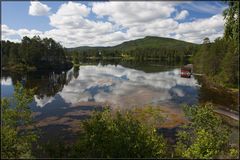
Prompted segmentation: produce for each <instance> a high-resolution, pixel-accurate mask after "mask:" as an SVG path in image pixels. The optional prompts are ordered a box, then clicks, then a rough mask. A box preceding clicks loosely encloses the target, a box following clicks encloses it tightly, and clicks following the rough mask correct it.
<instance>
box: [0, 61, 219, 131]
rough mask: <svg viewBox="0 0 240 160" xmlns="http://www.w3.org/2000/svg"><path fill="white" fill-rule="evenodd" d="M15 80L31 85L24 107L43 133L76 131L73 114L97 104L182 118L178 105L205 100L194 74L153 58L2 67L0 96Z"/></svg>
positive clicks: (85, 112) (83, 114)
mask: <svg viewBox="0 0 240 160" xmlns="http://www.w3.org/2000/svg"><path fill="white" fill-rule="evenodd" d="M17 81H20V82H22V83H23V84H24V86H25V87H26V88H33V87H36V88H37V89H36V93H35V95H34V100H33V102H32V103H31V104H30V107H31V110H32V111H33V116H34V120H35V122H36V126H38V127H39V128H44V129H46V130H47V131H49V133H55V132H56V131H57V132H59V133H60V131H63V130H65V131H66V130H69V128H70V130H73V131H77V128H79V127H78V126H79V120H82V119H86V118H88V117H89V114H90V112H92V111H93V110H96V109H101V107H103V106H110V107H111V108H112V109H120V110H121V109H130V108H133V107H143V106H146V105H151V106H157V107H162V108H163V109H164V111H165V112H166V114H169V115H170V114H171V115H173V118H176V116H179V118H178V120H176V121H178V122H183V120H182V118H183V116H182V110H181V105H184V104H188V105H194V104H197V103H198V102H199V101H202V100H203V98H205V99H206V97H207V98H208V101H209V96H206V95H207V94H208V92H206V91H204V90H203V88H201V85H199V84H200V82H199V81H198V80H197V79H196V78H195V77H194V76H192V77H191V78H182V77H180V66H175V65H166V64H159V62H145V63H137V62H134V63H131V62H120V63H101V62H97V63H90V62H89V63H84V64H81V65H80V67H73V68H71V69H70V70H68V71H58V72H46V71H38V72H29V73H27V74H21V73H9V72H3V73H2V77H1V87H2V90H1V97H10V96H12V94H13V91H14V87H13V84H15V83H16V82H17ZM218 99H219V97H218ZM174 116H175V117H174ZM178 125H179V124H178V123H176V124H172V125H170V126H169V125H167V126H168V127H175V126H178ZM57 127H58V129H59V130H57V129H56V128H57ZM62 133H63V132H62Z"/></svg>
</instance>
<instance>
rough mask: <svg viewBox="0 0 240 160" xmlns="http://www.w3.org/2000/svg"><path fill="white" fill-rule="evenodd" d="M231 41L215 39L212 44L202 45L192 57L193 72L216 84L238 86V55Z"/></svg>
mask: <svg viewBox="0 0 240 160" xmlns="http://www.w3.org/2000/svg"><path fill="white" fill-rule="evenodd" d="M235 49H236V48H235V45H234V43H233V42H232V41H227V40H225V39H223V38H217V39H216V40H215V41H214V43H211V44H203V45H202V46H201V47H200V49H199V50H198V52H197V53H196V54H195V55H194V56H193V58H192V59H193V64H194V70H195V71H196V72H200V73H204V74H206V76H208V77H211V79H213V81H215V82H217V83H218V84H222V85H226V86H231V87H236V86H237V85H238V77H239V70H238V62H239V59H238V53H237V52H236V51H235Z"/></svg>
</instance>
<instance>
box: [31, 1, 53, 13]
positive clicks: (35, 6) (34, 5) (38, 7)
mask: <svg viewBox="0 0 240 160" xmlns="http://www.w3.org/2000/svg"><path fill="white" fill-rule="evenodd" d="M30 3H31V5H30V7H29V14H30V15H32V16H44V15H48V13H49V11H50V10H51V8H50V7H48V6H47V5H46V4H42V3H41V2H38V1H31V2H30Z"/></svg>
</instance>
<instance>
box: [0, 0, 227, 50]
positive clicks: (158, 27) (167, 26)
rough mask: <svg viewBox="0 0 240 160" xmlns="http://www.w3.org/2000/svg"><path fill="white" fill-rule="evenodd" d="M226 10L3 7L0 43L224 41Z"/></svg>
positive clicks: (140, 5)
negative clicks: (152, 39) (145, 39)
mask: <svg viewBox="0 0 240 160" xmlns="http://www.w3.org/2000/svg"><path fill="white" fill-rule="evenodd" d="M226 7H227V6H226V4H224V3H223V2H220V1H209V2H208V1H200V2H199V1H198V2H194V1H186V2H184V1H178V2H172V1H168V2H163V1H159V2H157V1H155V2H147V1H140V2H134V1H133V2H120V1H118V2H87V1H85V2H81V1H74V2H68V1H59V2H58V1H38V2H30V1H20V2H16V1H15V2H7V1H4V2H2V14H1V16H2V17H1V18H2V39H5V40H12V41H20V39H21V38H22V37H23V36H30V37H31V36H34V35H39V36H40V37H52V38H54V39H55V40H57V41H59V42H60V43H62V44H63V45H64V46H65V47H76V46H82V45H89V46H95V45H103V46H108V45H115V44H118V43H121V42H123V41H126V40H132V39H137V38H142V37H144V36H147V35H153V36H162V37H171V38H176V39H181V40H186V41H190V42H195V43H201V40H202V39H203V38H204V37H206V36H208V37H210V39H211V40H214V39H215V38H217V36H221V35H222V33H223V25H224V20H223V17H222V15H221V14H222V11H223V10H224V9H225V8H226ZM201 26H202V27H201ZM75 33H76V34H75Z"/></svg>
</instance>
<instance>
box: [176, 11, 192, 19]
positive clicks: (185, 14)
mask: <svg viewBox="0 0 240 160" xmlns="http://www.w3.org/2000/svg"><path fill="white" fill-rule="evenodd" d="M188 15H189V13H188V11H187V10H183V11H181V12H180V13H179V14H177V16H176V17H175V19H176V20H182V19H185V18H186V17H187V16H188Z"/></svg>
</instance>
